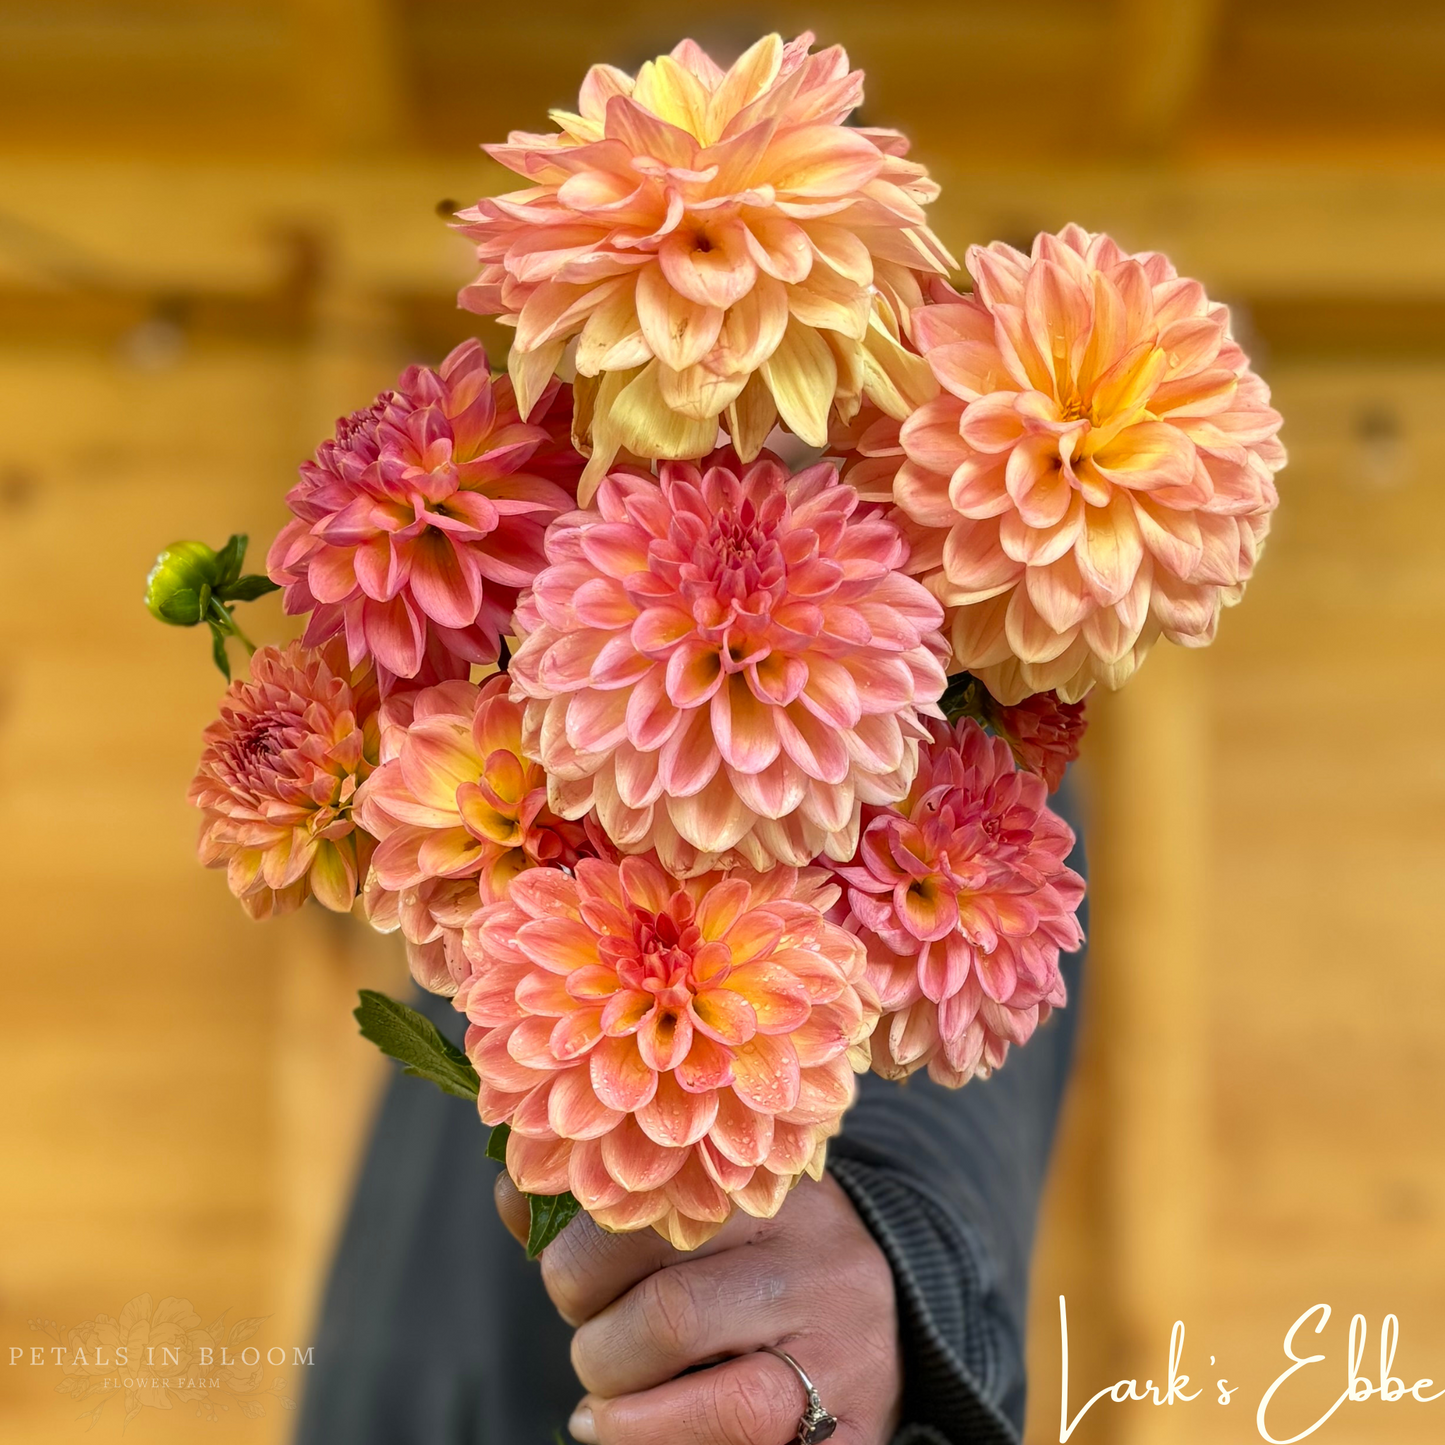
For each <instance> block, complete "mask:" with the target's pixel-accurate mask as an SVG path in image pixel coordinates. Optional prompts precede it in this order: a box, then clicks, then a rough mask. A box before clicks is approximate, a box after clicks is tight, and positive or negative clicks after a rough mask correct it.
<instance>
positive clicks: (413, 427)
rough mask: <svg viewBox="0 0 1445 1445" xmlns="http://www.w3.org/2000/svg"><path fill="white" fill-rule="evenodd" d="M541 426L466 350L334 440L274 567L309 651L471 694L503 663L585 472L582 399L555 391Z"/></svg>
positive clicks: (307, 472)
mask: <svg viewBox="0 0 1445 1445" xmlns="http://www.w3.org/2000/svg"><path fill="white" fill-rule="evenodd" d="M528 410H529V413H531V420H530V421H524V420H523V418H522V417H521V416H519V415H518V412H517V406H516V403H515V401H514V400H513V397H512V385H511V382H510V381H507V380H506V379H505V378H503V379H502V380H501V381H499V382H495V383H494V382H493V380H492V377H491V374H490V373H489V372H488V370H487V358H486V354H485V353H484V352H483V350H482V348H481V344H480V343H479V342H476V341H465V342H463V343H462V344H461V345H460V346H458V347H457V348H456V349H455V350H454V351H453V352H452V353H451V355H449V356H448V357H447V358H446V360H445V361H443V362H442V364H441V367H440V368H439V369H438V370H436V371H433V370H431V368H430V367H425V366H412V367H408V368H407V370H406V371H405V372H403V373H402V375H401V378H400V379H399V380H398V382H397V384H396V389H395V390H394V391H388V392H383V393H382V395H381V396H380V397H378V398H377V400H376V401H375V402H374V403H373V404H372V405H371V406H370V407H367V408H365V409H364V410H362V411H358V412H355V413H353V414H352V415H351V416H349V417H343V418H342V419H341V420H340V421H339V422H337V424H336V436H335V438H334V440H330V441H326V442H323V443H322V445H321V446H320V448H319V449H318V450H317V453H316V460H315V461H314V462H305V463H303V465H302V467H301V480H300V482H299V483H298V484H297V485H296V486H295V487H294V488H293V489H292V491H291V493H290V495H289V496H288V497H287V501H288V503H289V504H290V506H291V510H292V512H294V513H295V516H294V518H293V520H291V521H290V522H288V523H287V524H286V526H284V527H283V528H282V529H281V532H280V535H279V536H277V538H276V540H275V541H274V542H273V543H272V544H271V550H270V553H269V555H268V557H267V567H268V569H269V571H270V574H271V578H272V580H273V581H275V582H279V583H280V584H281V585H282V586H283V587H284V588H285V589H286V590H285V600H286V610H287V611H288V612H293V613H305V612H309V613H310V614H311V616H310V620H309V621H308V622H307V625H306V633H305V639H304V640H305V641H306V642H308V643H311V644H313V645H314V644H316V643H319V642H322V641H324V640H325V639H326V638H328V637H331V636H333V635H335V634H336V633H338V632H344V633H345V636H346V642H347V646H348V648H349V649H350V655H351V658H352V661H353V662H357V661H359V660H360V659H361V658H363V657H366V656H371V657H374V658H375V659H376V663H377V668H378V671H379V673H380V677H381V683H382V690H383V691H384V692H385V691H389V690H390V688H391V686H392V684H393V683H394V682H395V680H396V679H399V678H406V679H417V680H418V681H421V680H425V681H440V680H442V679H445V678H448V677H460V678H465V677H466V676H467V673H468V671H469V668H470V664H471V663H474V662H478V663H489V662H495V661H496V660H497V653H498V640H499V638H500V637H501V636H502V635H503V634H504V633H505V632H506V630H507V624H508V619H509V618H510V615H511V611H512V608H513V607H514V606H515V605H516V601H517V593H518V590H519V589H520V588H522V587H525V586H527V584H528V583H530V582H531V580H532V578H533V576H534V575H535V574H536V572H537V569H538V568H539V567H540V566H541V565H542V533H543V531H544V530H545V529H546V526H547V523H548V522H550V521H551V520H552V518H553V517H555V516H556V515H557V514H558V513H559V512H564V511H566V510H568V509H569V508H570V507H571V506H572V503H573V494H574V492H575V489H576V482H577V476H578V474H579V472H580V471H581V466H582V462H581V458H580V457H578V456H577V455H576V454H575V453H574V452H573V451H572V449H571V446H570V442H569V439H568V429H569V426H570V414H571V406H570V397H569V395H568V392H567V390H566V388H557V387H553V388H551V389H550V390H547V391H546V392H545V393H544V394H543V396H542V400H541V401H540V402H537V403H536V404H535V411H533V409H532V407H531V406H529V408H528Z"/></svg>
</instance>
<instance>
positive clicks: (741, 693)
mask: <svg viewBox="0 0 1445 1445" xmlns="http://www.w3.org/2000/svg"><path fill="white" fill-rule="evenodd" d="M713 656H714V658H715V657H716V654H715V653H714V654H713ZM805 696H806V694H805ZM711 722H712V732H713V739H714V741H715V743H716V745H717V750H718V752H719V753H720V754H721V756H722V759H723V761H724V762H725V763H727V764H728V765H729V766H730V767H733V768H736V769H737V770H738V771H739V772H743V773H760V772H762V771H763V769H764V768H766V767H767V766H768V765H769V764H770V763H772V762H773V760H774V759H775V758H776V757H777V756H778V753H779V751H780V749H781V744H780V743H779V741H778V731H777V727H776V726H775V725H774V722H773V709H772V707H770V706H769V705H768V704H766V703H764V702H761V701H759V700H758V698H756V697H755V696H754V695H753V692H752V690H751V689H750V688H749V687H748V683H747V679H746V677H744V676H743V674H742V673H739V672H735V673H733V674H731V676H729V677H728V679H727V682H726V684H725V685H723V686H720V687H719V688H718V689H717V691H716V692H714V693H713V695H712V703H711Z"/></svg>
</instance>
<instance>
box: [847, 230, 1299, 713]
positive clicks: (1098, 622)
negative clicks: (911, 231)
mask: <svg viewBox="0 0 1445 1445" xmlns="http://www.w3.org/2000/svg"><path fill="white" fill-rule="evenodd" d="M967 263H968V268H969V271H970V272H971V273H972V275H973V277H974V281H975V283H976V289H975V291H974V293H973V295H972V296H968V297H955V298H954V299H952V300H951V301H945V302H941V303H939V304H932V305H928V306H926V307H923V308H921V309H919V310H917V311H916V312H915V313H914V316H913V321H912V328H913V329H912V336H913V339H914V341H915V342H916V343H917V345H918V347H919V349H920V350H921V351H922V353H923V355H924V356H925V358H926V359H927V361H928V364H929V366H930V367H931V368H932V370H933V374H934V376H935V377H936V379H937V382H938V383H939V384H940V385H941V387H942V391H941V393H940V394H938V395H936V396H935V397H934V398H933V399H932V400H929V401H925V402H924V403H923V404H922V405H921V406H919V407H918V409H917V410H916V411H914V413H913V414H912V415H911V416H910V417H909V418H908V420H907V421H906V422H904V424H903V427H902V429H901V435H900V444H901V446H902V449H903V452H904V453H905V456H904V458H903V459H902V464H901V465H900V466H899V467H898V472H897V477H896V480H895V483H894V495H895V498H896V500H897V502H898V505H899V506H900V507H901V508H902V510H903V511H904V512H905V513H906V514H907V515H908V517H909V518H910V519H911V520H912V522H913V523H914V524H915V526H914V528H911V529H909V531H908V535H909V539H910V542H912V543H913V556H912V560H911V562H910V570H913V571H915V572H917V573H919V574H920V575H923V577H924V580H925V582H926V583H927V585H928V587H929V588H930V589H931V590H932V591H933V592H934V593H935V594H936V595H937V596H938V598H939V599H940V600H941V601H942V602H943V603H944V605H945V606H946V607H948V608H949V609H950V614H951V629H952V636H953V648H954V661H955V664H956V666H958V667H960V668H966V669H968V670H969V671H970V672H973V673H975V674H976V675H977V676H979V677H981V678H982V679H983V680H984V681H985V682H986V683H987V685H988V687H989V689H990V691H991V692H992V693H993V694H994V696H995V697H997V698H998V699H999V700H1000V701H1001V702H1005V703H1012V702H1017V701H1019V700H1020V699H1022V698H1023V697H1026V696H1027V695H1028V694H1030V693H1035V692H1045V691H1048V690H1049V689H1055V690H1056V691H1057V692H1058V695H1059V697H1060V698H1061V699H1063V700H1064V701H1065V702H1075V701H1077V700H1078V699H1079V698H1081V697H1083V695H1084V694H1085V693H1086V692H1088V691H1089V689H1090V688H1091V687H1092V686H1093V685H1094V684H1095V683H1096V682H1102V683H1103V684H1104V685H1105V686H1107V687H1118V686H1120V685H1121V684H1122V683H1123V682H1124V681H1125V680H1126V679H1128V678H1129V677H1130V676H1131V674H1132V673H1133V671H1134V669H1135V668H1136V667H1137V666H1138V665H1139V663H1140V662H1141V661H1142V660H1143V658H1144V655H1145V653H1146V652H1147V651H1148V649H1149V647H1150V646H1151V645H1152V644H1153V643H1154V642H1155V641H1156V640H1157V639H1158V638H1159V637H1160V636H1161V635H1162V636H1163V637H1165V638H1167V639H1169V640H1170V641H1172V642H1177V643H1181V644H1183V645H1184V646H1186V647H1202V646H1204V645H1205V644H1206V643H1208V642H1210V641H1211V640H1212V639H1213V637H1214V632H1215V628H1216V626H1217V625H1218V621H1219V613H1220V609H1221V608H1222V607H1226V606H1229V605H1231V604H1233V603H1235V602H1237V601H1238V600H1239V598H1240V596H1241V594H1242V593H1243V590H1244V584H1245V582H1246V581H1247V580H1248V578H1249V576H1250V574H1251V573H1252V571H1253V570H1254V564H1255V559H1256V557H1257V556H1258V554H1259V550H1260V548H1261V546H1262V545H1263V542H1264V537H1265V534H1266V532H1267V531H1268V530H1269V520H1270V513H1271V512H1272V511H1273V509H1274V507H1275V505H1276V503H1277V501H1278V494H1277V492H1276V490H1275V484H1274V474H1275V472H1277V471H1278V470H1279V469H1280V468H1281V467H1282V466H1283V465H1284V461H1285V453H1284V448H1283V447H1282V446H1281V445H1280V443H1279V441H1278V439H1277V436H1276V433H1277V432H1278V431H1279V427H1280V416H1279V413H1278V412H1276V411H1275V410H1274V408H1273V407H1271V406H1270V404H1269V388H1268V387H1266V386H1265V384H1264V382H1263V381H1261V380H1260V378H1259V377H1258V376H1257V375H1256V374H1255V373H1254V372H1253V371H1252V370H1250V367H1249V360H1248V358H1247V357H1246V356H1245V354H1244V352H1243V351H1242V350H1240V347H1239V345H1238V343H1237V342H1236V341H1235V340H1234V338H1233V337H1232V336H1231V334H1230V330H1229V313H1228V310H1227V309H1226V308H1225V307H1224V306H1221V305H1218V304H1217V303H1214V302H1211V301H1210V300H1209V298H1208V297H1207V296H1206V295H1205V293H1204V288H1203V287H1202V286H1201V285H1200V284H1199V283H1198V282H1197V281H1191V280H1188V279H1187V278H1185V277H1182V276H1180V275H1178V274H1177V273H1176V271H1175V270H1174V267H1173V266H1171V265H1170V263H1169V261H1168V260H1167V259H1166V258H1165V257H1164V256H1161V255H1159V254H1157V253H1154V252H1146V253H1141V254H1140V255H1137V256H1135V255H1129V254H1128V253H1126V252H1124V251H1122V250H1120V248H1119V247H1118V246H1117V245H1116V244H1115V243H1114V242H1113V241H1112V240H1110V238H1109V237H1108V236H1100V235H1091V234H1090V233H1088V232H1087V231H1083V230H1081V229H1080V228H1079V227H1077V226H1068V227H1066V228H1065V229H1064V230H1063V231H1061V232H1060V233H1059V234H1058V235H1048V234H1044V235H1040V236H1039V237H1038V238H1037V240H1036V241H1035V242H1034V246H1033V252H1032V254H1031V255H1029V256H1025V255H1023V254H1021V253H1020V252H1018V251H1016V250H1014V249H1013V248H1012V247H1010V246H1005V245H1003V244H1002V243H997V242H996V243H995V244H993V245H992V246H988V247H979V246H975V247H973V248H971V249H970V251H969V253H968V257H967ZM886 432H887V428H886V427H879V428H878V429H877V430H876V431H875V433H874V434H873V435H871V436H864V437H861V438H860V450H864V451H866V452H867V454H868V455H867V458H866V461H867V470H866V471H865V473H864V475H866V476H868V477H869V478H870V479H871V480H873V481H875V482H876V480H877V477H878V475H879V473H880V470H881V468H883V467H886V465H887V460H888V453H889V452H890V451H893V450H894V447H893V446H892V445H890V443H889V438H888V437H887V436H886V435H885V433H886ZM845 475H848V476H849V479H850V480H851V479H852V472H851V471H849V472H847V473H845Z"/></svg>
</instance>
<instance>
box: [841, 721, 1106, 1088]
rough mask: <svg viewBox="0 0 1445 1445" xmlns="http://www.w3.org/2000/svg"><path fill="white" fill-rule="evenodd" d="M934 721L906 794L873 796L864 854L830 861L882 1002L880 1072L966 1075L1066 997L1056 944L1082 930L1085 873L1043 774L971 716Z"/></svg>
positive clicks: (989, 1065)
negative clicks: (1071, 859) (893, 802)
mask: <svg viewBox="0 0 1445 1445" xmlns="http://www.w3.org/2000/svg"><path fill="white" fill-rule="evenodd" d="M931 728H932V733H933V737H932V739H931V741H930V743H929V744H928V745H927V746H926V747H925V748H924V750H923V754H922V757H921V758H920V761H919V767H918V776H917V778H916V779H915V780H914V784H913V788H912V791H911V792H910V793H909V795H908V797H907V798H906V799H904V801H903V802H901V803H899V804H898V806H897V807H893V808H871V809H869V810H868V820H867V824H866V826H865V828H864V831H863V838H862V842H861V843H860V845H859V848H858V855H857V857H856V858H854V859H853V860H852V862H851V863H849V864H847V865H845V866H843V867H839V868H836V869H835V870H834V871H835V872H836V873H837V875H838V876H839V877H840V878H841V879H843V880H844V881H845V882H846V883H847V884H848V898H847V909H848V915H847V920H846V921H847V925H848V927H849V928H851V929H853V930H854V931H856V932H857V933H858V934H859V935H860V936H861V937H862V938H863V940H864V942H865V943H866V945H867V948H868V980H869V982H870V983H871V984H872V985H873V987H874V988H875V989H876V990H877V993H878V997H879V1002H880V1004H881V1007H882V1010H883V1020H882V1022H881V1023H880V1024H879V1025H878V1030H877V1032H876V1033H875V1034H874V1035H873V1039H872V1054H873V1069H874V1071H875V1072H876V1073H879V1074H882V1075H883V1076H884V1077H885V1078H890V1079H901V1078H904V1077H906V1076H907V1075H908V1074H911V1073H913V1072H914V1071H915V1070H917V1069H921V1068H927V1070H928V1072H929V1076H930V1077H931V1078H933V1079H934V1080H935V1081H936V1082H937V1083H940V1084H945V1085H947V1086H949V1087H950V1088H957V1087H958V1086H959V1085H961V1084H965V1083H967V1082H968V1080H969V1079H971V1078H973V1077H974V1076H975V1075H979V1074H984V1075H986V1074H988V1073H990V1072H991V1071H992V1070H994V1069H996V1068H998V1067H999V1066H1000V1065H1001V1064H1002V1063H1003V1061H1004V1059H1005V1057H1006V1056H1007V1054H1008V1050H1009V1045H1010V1044H1023V1043H1026V1042H1027V1041H1028V1040H1029V1038H1030V1037H1031V1036H1032V1034H1033V1032H1034V1030H1035V1029H1036V1028H1037V1027H1038V1025H1039V1024H1040V1023H1041V1022H1042V1021H1043V1020H1044V1019H1046V1018H1047V1017H1048V1015H1049V1012H1050V1010H1051V1009H1053V1008H1056V1007H1058V1006H1060V1005H1062V1004H1063V1003H1064V1001H1065V997H1066V993H1065V987H1064V980H1063V977H1062V975H1061V974H1060V972H1059V954H1060V952H1061V951H1072V950H1073V949H1076V948H1077V947H1078V946H1079V945H1080V944H1081V943H1082V942H1083V933H1082V931H1081V929H1080V927H1079V922H1078V919H1077V918H1076V917H1075V913H1076V911H1077V909H1078V907H1079V904H1080V902H1081V901H1082V900H1083V896H1084V880H1083V879H1082V878H1081V877H1080V876H1079V875H1078V874H1077V873H1075V872H1074V871H1073V870H1072V869H1071V868H1069V867H1068V865H1067V863H1066V861H1065V860H1066V859H1067V858H1068V856H1069V852H1070V850H1071V849H1072V848H1073V846H1074V835H1073V831H1072V830H1071V829H1070V828H1069V825H1068V824H1067V823H1065V822H1064V820H1063V819H1062V818H1060V817H1059V816H1058V815H1057V814H1056V813H1053V812H1051V811H1050V810H1049V808H1048V806H1047V790H1046V784H1045V782H1044V780H1043V778H1041V777H1039V776H1037V775H1036V774H1034V773H1030V772H1025V771H1022V770H1020V769H1019V768H1018V767H1016V765H1015V762H1014V759H1013V756H1012V754H1011V753H1010V751H1009V747H1008V744H1007V743H1006V742H1004V740H1003V739H1002V738H992V737H989V736H988V734H987V733H985V732H984V730H983V729H982V728H981V727H980V726H979V725H978V724H977V723H976V722H974V721H973V720H972V719H965V720H964V721H962V722H960V723H959V724H958V725H957V727H956V728H950V727H949V726H948V725H947V724H946V723H937V722H936V723H933V724H932V725H931Z"/></svg>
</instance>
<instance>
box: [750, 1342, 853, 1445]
mask: <svg viewBox="0 0 1445 1445" xmlns="http://www.w3.org/2000/svg"><path fill="white" fill-rule="evenodd" d="M760 1349H761V1351H762V1353H763V1354H766V1355H774V1356H776V1357H777V1358H778V1359H780V1360H781V1361H782V1362H783V1363H784V1364H785V1365H787V1366H788V1367H789V1369H791V1370H792V1372H793V1373H794V1374H795V1375H796V1376H797V1377H798V1380H799V1381H800V1383H801V1384H802V1386H803V1389H804V1390H806V1391H807V1394H808V1406H807V1408H806V1409H805V1410H804V1411H803V1417H802V1419H800V1420H799V1421H798V1433H797V1435H796V1436H795V1437H794V1438H795V1440H796V1441H797V1445H820V1442H822V1441H824V1440H826V1439H828V1438H829V1437H830V1436H831V1435H832V1433H833V1432H834V1431H835V1430H836V1429H837V1428H838V1417H837V1416H836V1415H830V1414H829V1413H828V1411H827V1410H825V1409H824V1408H823V1402H822V1401H821V1400H820V1399H819V1398H818V1390H817V1387H816V1386H815V1385H814V1384H813V1382H812V1380H810V1379H809V1378H808V1372H807V1371H806V1370H805V1369H804V1368H803V1367H802V1366H801V1365H800V1364H799V1363H798V1362H797V1361H796V1360H795V1359H794V1358H793V1357H792V1356H791V1355H790V1354H788V1353H787V1351H786V1350H779V1349H776V1348H774V1347H773V1346H772V1345H762V1346H761V1347H760Z"/></svg>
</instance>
